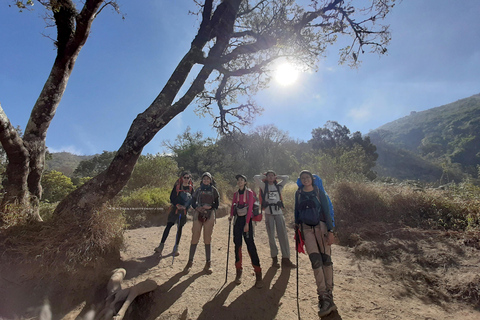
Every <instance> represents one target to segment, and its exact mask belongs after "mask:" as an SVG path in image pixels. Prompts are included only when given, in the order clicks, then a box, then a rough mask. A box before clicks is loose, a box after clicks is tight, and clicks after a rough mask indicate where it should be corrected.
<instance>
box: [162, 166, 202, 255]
mask: <svg viewBox="0 0 480 320" xmlns="http://www.w3.org/2000/svg"><path fill="white" fill-rule="evenodd" d="M192 193H193V183H192V175H191V174H190V172H188V171H184V172H182V174H181V175H180V178H178V180H177V181H176V182H175V184H174V186H173V189H172V192H171V193H170V203H171V204H172V205H171V207H170V211H169V214H168V218H167V225H166V226H165V230H164V231H163V235H162V240H161V241H160V244H159V245H158V247H156V248H155V252H157V253H159V254H160V255H162V251H163V248H164V246H165V241H166V240H167V237H168V234H169V233H170V229H171V228H172V227H173V225H174V224H175V223H177V228H178V229H177V236H176V239H175V246H174V248H173V252H172V254H173V255H174V256H178V245H179V244H180V238H181V236H182V228H183V226H184V225H185V223H186V222H187V212H188V209H189V208H190V204H191V203H192Z"/></svg>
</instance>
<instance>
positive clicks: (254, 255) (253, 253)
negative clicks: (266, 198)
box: [245, 220, 262, 272]
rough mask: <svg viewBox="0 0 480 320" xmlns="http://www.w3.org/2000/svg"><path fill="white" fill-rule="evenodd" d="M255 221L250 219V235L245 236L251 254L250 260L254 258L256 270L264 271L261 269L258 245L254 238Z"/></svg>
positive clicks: (253, 263) (253, 262)
mask: <svg viewBox="0 0 480 320" xmlns="http://www.w3.org/2000/svg"><path fill="white" fill-rule="evenodd" d="M252 229H253V223H252V220H250V223H249V225H248V237H245V243H246V245H247V250H248V254H249V255H250V260H252V265H253V269H254V270H255V272H257V271H260V272H261V271H262V270H261V269H260V259H259V258H258V253H257V247H256V246H255V240H254V238H253V230H252Z"/></svg>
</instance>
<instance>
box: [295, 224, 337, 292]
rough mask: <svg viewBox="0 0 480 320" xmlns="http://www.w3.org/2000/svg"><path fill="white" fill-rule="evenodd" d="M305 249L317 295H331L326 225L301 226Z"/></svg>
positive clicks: (330, 265) (331, 286)
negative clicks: (310, 264)
mask: <svg viewBox="0 0 480 320" xmlns="http://www.w3.org/2000/svg"><path fill="white" fill-rule="evenodd" d="M302 227H303V236H304V238H305V249H306V250H307V254H308V257H309V258H310V262H311V263H312V268H313V275H314V277H315V282H316V284H317V293H318V295H324V294H326V293H331V292H332V290H333V264H332V248H331V246H329V245H327V236H328V231H327V225H326V224H325V223H324V222H320V224H319V225H317V226H315V227H311V226H308V225H306V224H303V225H302Z"/></svg>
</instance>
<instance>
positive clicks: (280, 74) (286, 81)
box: [275, 63, 298, 86]
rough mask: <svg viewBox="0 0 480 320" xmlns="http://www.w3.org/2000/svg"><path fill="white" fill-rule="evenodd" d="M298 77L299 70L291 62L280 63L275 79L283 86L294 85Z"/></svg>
mask: <svg viewBox="0 0 480 320" xmlns="http://www.w3.org/2000/svg"><path fill="white" fill-rule="evenodd" d="M297 79H298V71H297V70H296V69H295V68H294V67H293V66H292V65H291V64H290V63H283V64H281V65H279V66H278V68H277V71H276V72H275V80H276V81H277V82H278V83H280V84H281V85H282V86H289V85H292V84H293V83H295V82H296V81H297Z"/></svg>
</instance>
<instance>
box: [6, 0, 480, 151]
mask: <svg viewBox="0 0 480 320" xmlns="http://www.w3.org/2000/svg"><path fill="white" fill-rule="evenodd" d="M118 2H119V4H120V5H121V10H122V12H123V13H124V14H125V16H126V19H125V20H122V19H121V17H120V16H119V15H117V14H115V13H113V12H112V11H110V10H107V11H104V12H102V14H101V15H100V16H99V17H98V18H97V19H96V21H95V22H94V24H93V27H92V33H91V35H90V37H89V39H88V41H87V43H86V45H85V46H84V48H83V49H82V51H81V53H80V56H79V58H78V60H77V63H76V65H75V69H74V71H73V74H72V76H71V78H70V81H69V83H68V86H67V90H66V92H65V95H64V97H63V99H62V102H61V104H60V106H59V108H58V110H57V114H56V116H55V118H54V120H53V122H52V124H51V126H50V128H49V130H48V136H47V146H48V147H49V149H50V151H52V152H59V151H68V152H72V153H76V154H87V155H90V154H95V153H101V152H102V151H103V150H108V151H114V150H117V149H118V148H119V147H120V145H121V143H122V142H123V140H124V138H125V135H126V133H127V131H128V128H129V127H130V125H131V123H132V121H133V119H134V118H135V117H136V115H137V114H138V113H140V112H142V111H143V110H145V109H146V108H147V107H148V106H149V105H150V104H151V102H152V101H153V100H154V99H155V97H156V96H157V95H158V93H159V92H160V90H161V89H162V87H163V85H164V84H165V82H166V80H167V79H168V77H169V76H170V74H171V72H172V71H173V69H174V68H175V66H176V65H177V63H178V62H179V60H180V59H181V57H182V56H183V55H184V53H185V52H186V50H187V49H188V47H189V45H190V42H191V41H192V39H193V37H194V35H195V33H196V30H197V27H198V24H199V20H198V18H197V17H196V16H194V15H189V13H188V11H189V9H193V8H194V5H193V1H190V0H183V1H171V0H147V1H142V3H141V4H139V3H138V2H137V1H126V0H118ZM355 2H356V1H353V3H354V4H355ZM10 3H13V1H8V0H4V1H1V3H0V29H1V30H2V32H1V33H0V46H1V48H2V49H1V50H0V104H1V106H2V108H3V109H4V110H5V112H6V114H7V116H8V117H9V119H10V121H11V122H12V123H13V124H14V125H15V126H17V125H20V126H21V127H22V128H25V125H26V123H27V121H28V117H29V115H30V112H31V108H32V106H33V105H34V103H35V101H36V99H37V97H38V94H39V92H40V90H41V89H42V87H43V84H44V83H45V80H46V78H47V76H48V74H49V72H50V69H51V66H52V63H53V60H54V58H55V50H54V47H53V43H52V41H51V39H49V38H48V37H45V35H50V36H51V37H54V35H55V30H54V29H53V28H47V29H46V28H45V23H44V21H43V19H42V18H41V10H40V5H38V4H36V6H34V10H33V11H30V12H22V13H18V10H16V9H15V8H10V7H8V4H10ZM479 16H480V1H478V0H458V1H453V0H404V1H403V2H401V3H399V4H398V5H397V6H396V7H395V8H394V9H393V11H392V13H391V15H390V16H389V17H388V19H387V20H386V22H385V23H387V24H390V31H391V33H392V41H391V43H390V45H389V47H388V55H384V56H381V57H379V56H378V55H377V54H365V55H363V56H361V58H360V59H361V60H362V61H363V63H362V64H361V65H360V67H359V68H358V69H351V68H349V67H348V66H347V65H338V52H337V48H330V49H328V51H327V53H326V54H327V57H326V58H322V59H320V61H319V65H318V71H317V72H316V73H311V72H308V73H303V74H301V75H300V77H299V79H298V81H297V82H296V83H295V84H294V85H291V86H281V85H280V84H278V83H276V82H272V83H271V86H270V88H269V89H267V90H264V91H262V92H261V93H259V94H258V95H257V97H256V101H257V102H258V104H260V105H261V106H262V107H263V108H264V109H265V111H264V113H263V114H262V115H261V116H259V117H257V119H256V120H255V122H254V124H253V125H252V126H251V127H246V128H245V131H246V132H248V131H250V130H252V129H253V128H254V127H256V126H258V125H265V124H274V125H276V126H277V127H278V128H280V129H281V130H284V131H287V132H288V133H289V135H290V136H291V137H292V138H294V139H299V140H304V141H306V140H309V139H310V138H311V131H312V129H314V128H318V127H322V126H323V125H324V124H325V123H326V121H328V120H334V121H338V122H339V123H340V124H341V125H346V126H347V127H348V128H349V129H350V130H351V131H352V132H354V131H360V132H362V133H363V134H367V133H368V132H369V131H370V130H372V129H375V128H377V127H379V126H381V125H383V124H385V123H388V122H390V121H393V120H396V119H398V118H401V117H404V116H406V115H408V114H410V112H411V111H422V110H426V109H430V108H433V107H437V106H441V105H444V104H448V103H450V102H454V101H457V100H459V99H462V98H466V97H469V96H471V95H474V94H478V93H480V76H479V71H480V19H478V17H479ZM194 108H195V106H194V105H191V106H190V107H189V108H188V109H187V110H186V111H185V112H184V113H182V114H180V115H179V116H177V117H176V118H175V119H173V120H172V121H171V122H170V123H169V124H168V125H167V126H166V127H165V128H164V129H162V130H161V131H160V132H159V133H158V134H157V136H156V137H155V138H154V139H153V140H152V141H151V142H150V143H149V144H148V145H147V146H146V147H145V149H144V153H152V154H155V153H158V152H162V151H164V149H163V147H162V141H164V140H169V141H171V142H173V141H174V140H175V138H176V136H177V135H178V134H181V133H183V132H184V131H185V128H186V127H187V126H190V127H191V130H192V131H194V132H196V131H202V132H203V133H204V136H210V137H216V133H215V131H213V130H212V129H211V123H212V121H211V119H210V118H199V117H197V116H196V115H195V114H194Z"/></svg>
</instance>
